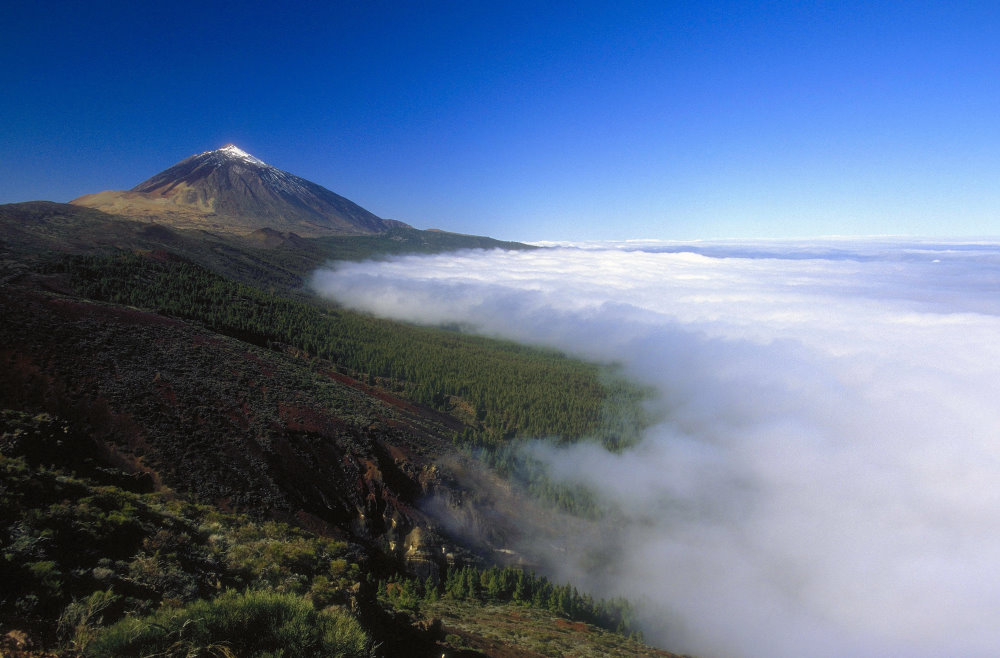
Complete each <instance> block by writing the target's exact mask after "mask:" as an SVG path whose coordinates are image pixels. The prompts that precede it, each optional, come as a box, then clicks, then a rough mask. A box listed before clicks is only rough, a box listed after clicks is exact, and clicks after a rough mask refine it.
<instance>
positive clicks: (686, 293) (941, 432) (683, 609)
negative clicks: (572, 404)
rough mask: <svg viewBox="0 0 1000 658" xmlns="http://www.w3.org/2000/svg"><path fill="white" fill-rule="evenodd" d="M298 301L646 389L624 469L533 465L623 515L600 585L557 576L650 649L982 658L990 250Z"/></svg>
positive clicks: (993, 647) (489, 267) (514, 276)
mask: <svg viewBox="0 0 1000 658" xmlns="http://www.w3.org/2000/svg"><path fill="white" fill-rule="evenodd" d="M314 283H315V285H316V287H317V288H318V289H319V290H321V291H322V292H324V293H325V294H327V295H330V296H332V297H334V298H335V299H337V300H338V301H340V302H342V303H344V304H346V305H348V306H351V307H354V308H358V309H363V310H367V311H370V312H373V313H376V314H379V315H383V316H386V317H392V318H399V319H404V320H410V321H417V322H426V323H440V322H462V323H466V324H468V325H471V326H473V327H475V328H476V329H477V330H478V331H481V332H483V333H487V334H493V335H500V336H505V337H509V338H513V339H517V340H522V341H526V342H530V343H535V344H544V345H550V346H555V347H558V348H560V349H563V350H566V351H568V352H570V353H572V354H574V355H577V356H580V357H583V358H588V359H596V360H601V361H615V362H620V363H622V364H623V365H624V366H625V369H626V372H627V374H628V375H629V376H631V377H633V378H635V379H637V380H639V381H641V382H643V383H647V384H650V385H652V386H654V387H655V390H656V391H657V395H658V397H657V399H656V400H655V401H654V404H655V405H656V406H657V411H659V412H660V413H661V414H662V415H661V417H662V418H663V419H664V420H663V421H662V422H660V423H659V424H657V425H656V426H655V427H652V428H650V430H649V431H648V432H647V433H646V436H645V437H644V439H643V441H642V443H640V444H639V445H638V446H636V447H635V448H633V449H631V450H629V451H627V452H625V453H624V454H621V455H611V454H608V453H606V452H604V451H603V450H601V449H599V448H597V447H595V446H593V445H579V446H575V447H570V448H567V449H559V450H556V449H551V448H541V447H539V448H538V450H539V454H542V455H545V456H547V458H548V459H549V460H550V461H551V463H552V465H553V468H554V469H555V470H556V473H557V475H558V476H559V477H562V478H565V479H567V480H578V481H582V482H585V483H587V484H588V485H589V486H591V487H592V488H593V489H594V490H595V491H597V492H599V493H600V494H601V495H603V496H605V497H606V498H607V499H609V500H613V501H615V502H617V503H618V504H619V505H620V506H621V507H622V509H623V510H625V519H624V524H623V525H621V526H616V527H615V528H614V529H609V530H608V532H609V533H611V532H613V533H615V537H617V538H618V539H619V540H620V541H618V544H617V546H618V548H617V550H618V554H617V555H616V560H615V562H614V564H613V571H609V573H608V574H601V573H597V572H594V571H593V570H589V571H586V572H581V573H575V574H573V573H571V572H567V573H566V574H564V575H567V576H569V575H572V576H573V577H575V578H579V579H584V580H586V581H587V584H589V585H590V586H591V587H595V588H598V589H600V593H602V594H605V595H608V594H619V593H620V594H625V595H627V596H629V597H630V598H633V599H635V600H640V599H642V600H645V601H646V602H647V603H646V606H647V608H646V610H647V612H648V615H649V619H650V623H649V624H648V625H647V629H646V630H647V632H648V635H649V636H650V637H651V639H653V640H655V641H657V642H658V643H661V644H663V645H664V646H665V647H667V648H670V649H672V650H675V651H686V652H691V653H695V654H698V655H702V656H715V655H718V656H762V655H772V656H804V655H809V656H845V655H848V656H869V655H870V656H888V655H893V656H904V655H905V656H932V655H933V656H938V655H953V656H958V655H962V656H989V655H997V654H998V653H1000V624H998V623H997V618H998V617H1000V403H998V400H1000V245H997V244H989V243H975V244H973V243H964V244H958V243H955V244H935V243H928V242H923V243H918V242H910V243H903V244H894V243H892V242H889V241H885V240H883V241H864V242H850V241H845V240H837V241H813V242H803V241H800V242H782V243H777V242H758V243H752V244H746V243H743V244H739V243H721V242H720V243H696V244H689V245H679V244H672V243H648V244H640V243H627V244H619V245H588V248H586V249H579V248H559V249H547V250H539V251H531V252H501V251H494V252H482V251H478V252H465V253H459V254H448V255H441V256H424V257H417V256H413V257H404V258H398V259H395V260H391V261H388V262H379V263H357V264H344V265H340V266H338V268H337V269H336V270H325V271H320V272H318V273H317V274H316V277H315V281H314ZM584 548H585V547H580V550H581V552H582V550H583V549H584ZM576 557H577V558H581V559H582V555H577V556H576ZM565 562H566V564H567V565H568V566H567V568H568V569H569V568H571V565H572V564H573V561H572V560H565ZM609 569H612V567H609ZM609 574H611V575H609ZM612 576H613V577H612Z"/></svg>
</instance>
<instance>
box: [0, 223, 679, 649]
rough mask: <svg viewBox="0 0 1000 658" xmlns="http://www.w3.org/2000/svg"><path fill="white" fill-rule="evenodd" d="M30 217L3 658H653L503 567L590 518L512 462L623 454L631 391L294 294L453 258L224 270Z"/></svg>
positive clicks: (418, 243) (263, 249)
mask: <svg viewBox="0 0 1000 658" xmlns="http://www.w3.org/2000/svg"><path fill="white" fill-rule="evenodd" d="M26 205H28V206H29V208H28V210H30V212H29V213H28V214H27V215H26V216H23V217H22V219H23V223H21V224H16V223H12V222H14V220H16V219H17V217H18V215H17V213H16V212H14V213H13V214H11V209H10V208H9V207H7V208H5V209H2V212H0V223H4V222H6V223H7V224H8V225H9V226H11V231H10V232H8V233H7V236H6V238H5V240H4V242H3V243H2V244H0V275H2V276H0V316H2V318H3V320H2V322H0V368H2V369H3V371H4V373H5V375H4V377H3V379H2V380H0V502H2V505H0V544H2V546H3V552H2V554H0V581H2V582H3V583H4V584H5V587H3V588H2V591H0V630H2V631H3V632H2V633H0V636H3V634H4V633H8V632H9V633H10V634H9V635H7V636H4V637H3V638H0V651H3V652H4V655H7V654H10V655H13V656H39V657H40V656H53V655H60V656H65V657H70V656H79V655H87V656H135V655H142V656H153V655H156V656H182V655H183V656H230V655H233V656H265V655H267V656H278V655H284V656H292V655H296V656H298V655H303V656H307V655H316V656H320V655H345V656H351V655H358V656H361V655H363V656H396V655H418V656H419V655H427V656H430V655H434V656H440V655H442V654H448V655H456V656H457V655H469V656H472V655H495V656H508V655H564V654H567V653H575V654H578V655H667V654H665V653H664V652H660V651H657V650H654V649H650V648H649V647H645V646H643V645H642V644H640V643H638V642H637V641H636V637H637V628H636V627H635V626H634V622H633V609H632V607H631V605H630V604H629V603H628V602H625V601H613V602H601V601H595V600H593V599H592V598H591V597H590V596H588V595H587V594H586V593H583V592H579V591H577V590H576V589H575V588H574V587H573V585H572V584H568V583H555V582H551V581H550V580H548V579H547V578H545V577H544V576H543V575H541V574H536V573H534V572H533V571H532V568H533V567H535V566H538V565H535V564H534V562H533V560H532V556H531V555H530V554H520V553H518V552H517V551H514V550H511V549H510V546H511V545H512V543H516V542H517V541H518V540H519V538H520V536H521V535H522V534H523V533H525V532H528V531H529V530H528V528H529V527H530V525H531V524H532V523H536V524H538V526H539V527H542V526H547V528H546V531H547V532H549V533H551V536H552V538H553V539H552V540H554V541H558V540H559V539H558V537H559V533H560V530H559V528H560V527H561V526H559V525H558V524H556V523H555V519H556V518H557V512H556V511H555V509H554V508H553V503H555V504H557V506H558V508H559V509H562V510H568V511H570V512H575V513H577V514H581V515H583V516H587V515H593V514H600V513H602V510H600V509H598V508H596V507H595V506H594V505H593V504H592V502H591V501H590V500H589V499H588V494H587V492H586V491H585V490H571V489H567V488H565V487H560V486H555V485H554V484H553V483H551V482H549V481H548V479H547V477H546V475H545V471H544V469H543V468H541V466H540V465H539V464H536V463H533V462H531V461H530V460H525V459H524V458H523V457H522V456H521V454H520V452H519V450H518V445H519V443H520V442H521V441H524V440H529V439H531V438H535V437H540V438H546V439H549V440H557V441H574V440H581V439H587V440H590V439H593V440H600V441H603V442H604V443H605V444H606V445H608V446H609V447H612V448H615V447H618V446H621V445H624V444H627V443H628V442H630V441H633V440H634V438H635V437H636V436H637V434H638V432H639V430H640V429H641V427H642V425H643V423H644V422H646V421H645V419H644V417H643V414H642V412H641V401H642V397H643V392H642V391H641V390H639V389H637V388H636V387H635V386H633V385H631V384H629V383H628V382H626V381H624V380H623V379H622V378H621V377H620V376H618V375H617V374H616V373H615V371H614V370H613V368H611V367H610V366H609V365H607V364H588V363H581V362H579V361H575V360H572V359H569V358H567V357H566V356H565V355H562V354H559V353H556V352H552V351H547V350H539V349H533V348H528V347H524V346H521V345H517V344H514V343H510V342H503V341H495V340H489V339H484V338H481V337H476V336H471V335H466V334H463V333H461V332H460V331H457V330H454V329H448V328H432V327H417V326H411V325H405V324H399V323H394V322H389V321H385V320H380V319H378V318H374V317H370V316H366V315H363V314H359V313H354V312H349V311H346V310H344V309H341V308H337V307H336V306H334V305H332V304H330V303H328V302H324V301H322V300H319V299H317V298H315V297H313V296H311V295H310V294H309V293H308V291H307V290H305V289H304V288H303V286H302V283H303V281H304V280H305V277H306V276H307V273H308V268H309V267H311V266H314V265H315V264H318V263H320V262H325V258H327V257H328V256H329V255H330V254H333V253H334V252H338V250H339V253H340V255H341V256H346V257H359V256H361V255H373V254H377V253H395V252H396V251H406V250H408V249H409V250H422V249H431V250H433V249H439V248H443V245H447V244H451V243H454V244H459V245H461V244H464V245H465V246H468V244H467V242H468V240H469V239H473V238H467V237H462V236H458V237H456V236H451V235H450V234H427V233H426V232H419V231H413V230H412V229H404V228H394V229H393V231H392V232H391V233H392V236H395V237H396V238H398V239H393V237H392V236H372V237H366V238H358V240H364V241H365V242H354V243H352V242H350V239H348V238H328V239H324V240H326V242H327V244H323V245H319V244H318V243H317V241H304V240H301V239H299V238H295V237H294V236H292V237H289V236H280V235H278V236H275V235H262V236H258V237H259V238H260V243H259V244H257V246H254V247H241V246H239V245H238V244H237V243H235V242H233V241H232V240H231V239H230V238H226V239H224V240H223V239H217V238H216V237H212V236H199V235H195V234H192V233H185V232H183V231H176V230H173V229H167V228H165V227H157V226H153V227H150V226H148V225H147V226H143V227H138V228H137V227H135V226H132V225H131V224H129V223H128V222H127V221H122V220H118V219H115V218H102V217H100V214H97V215H94V214H93V212H92V211H86V212H84V213H82V214H76V213H74V212H72V211H65V210H64V209H62V208H61V207H59V204H50V205H44V204H43V205H37V204H36V205H31V204H26ZM67 235H68V236H71V237H65V236H67ZM60 236H63V238H65V239H63V238H61V237H60ZM253 239H256V238H253ZM481 240H485V239H481ZM487 244H489V243H487ZM320 254H327V256H321V255H320ZM611 419H613V420H614V422H609V421H610V420H611ZM503 478H509V480H508V481H507V482H506V483H504V479H503ZM531 492H533V494H534V495H532V493H531ZM429 501H433V504H429ZM510 509H517V510H519V511H520V513H521V514H523V515H524V516H522V517H517V516H512V515H511V514H510V512H509V511H507V510H510ZM581 523H585V520H581ZM567 527H569V526H567ZM514 626H516V627H517V628H518V632H517V634H516V638H517V639H516V640H513V639H511V638H512V637H514V636H512V635H511V632H510V629H511V628H513V627H514Z"/></svg>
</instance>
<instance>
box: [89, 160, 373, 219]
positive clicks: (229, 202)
mask: <svg viewBox="0 0 1000 658" xmlns="http://www.w3.org/2000/svg"><path fill="white" fill-rule="evenodd" d="M70 203H73V204H75V205H79V206H87V207H90V208H97V209H99V210H103V211H105V212H108V213H112V214H116V215H124V216H127V217H133V218H136V219H143V220H146V221H152V222H163V223H167V224H170V225H172V226H176V227H179V228H199V229H207V230H213V231H224V232H230V233H252V232H254V231H257V230H260V229H265V228H268V229H273V230H277V231H282V232H292V233H296V234H298V235H300V236H305V237H320V236H326V235H371V234H377V233H384V232H385V231H387V230H388V228H389V224H388V223H387V222H386V221H385V220H382V219H381V218H379V217H377V216H376V215H374V214H373V213H371V212H369V211H367V210H365V209H364V208H362V207H361V206H359V205H357V204H356V203H354V202H353V201H350V200H348V199H345V198H344V197H342V196H340V195H339V194H335V193H334V192H331V191H330V190H328V189H326V188H325V187H323V186H321V185H317V184H316V183H313V182H311V181H308V180H306V179H304V178H300V177H298V176H295V175H294V174H290V173H288V172H287V171H282V170H281V169H278V168H276V167H272V166H271V165H269V164H267V163H265V162H263V161H261V160H259V159H257V158H255V157H254V156H252V155H250V154H249V153H246V152H245V151H243V150H241V149H239V148H238V147H236V146H235V145H233V144H227V145H226V146H223V147H222V148H220V149H217V150H215V151H206V152H204V153H200V154H198V155H192V156H191V157H189V158H186V159H184V160H182V161H180V162H178V163H177V164H175V165H174V166H172V167H170V168H169V169H166V170H164V171H162V172H160V173H158V174H156V175H155V176H153V177H152V178H150V179H148V180H146V181H143V182H142V183H139V184H138V185H136V186H135V187H133V188H132V189H131V190H128V191H107V192H99V193H97V194H88V195H85V196H82V197H80V198H78V199H74V200H73V201H71V202H70Z"/></svg>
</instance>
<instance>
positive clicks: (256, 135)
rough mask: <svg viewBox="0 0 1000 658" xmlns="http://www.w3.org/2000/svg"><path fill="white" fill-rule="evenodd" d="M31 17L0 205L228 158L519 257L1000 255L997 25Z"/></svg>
mask: <svg viewBox="0 0 1000 658" xmlns="http://www.w3.org/2000/svg"><path fill="white" fill-rule="evenodd" d="M8 4H9V6H7V7H6V9H5V11H4V15H3V17H2V22H3V28H2V38H0V90H2V92H3V96H4V99H3V101H0V203H5V202H12V201H25V200H32V199H49V200H54V201H69V200H70V199H72V198H75V197H76V196H79V195H82V194H85V193H89V192H96V191H100V190H104V189H127V188H129V187H132V186H133V185H135V184H136V183H138V182H140V181H141V180H143V179H145V178H147V177H149V176H151V175H153V174H155V173H157V172H159V171H161V170H163V169H165V168H167V167H168V166H170V165H172V164H174V163H175V162H177V161H179V160H181V159H183V158H185V157H187V156H188V155H191V154H194V153H198V152H201V151H205V150H210V149H214V148H218V147H220V146H222V145H223V144H225V143H226V142H230V141H231V142H234V143H236V144H237V145H238V146H240V147H241V148H243V149H244V150H246V151H248V152H250V153H252V154H254V155H256V156H257V157H259V158H261V159H262V160H264V161H265V162H268V163H270V164H273V165H275V166H277V167H279V168H281V169H285V170H287V171H291V172H292V173H295V174H298V175H300V176H303V177H305V178H308V179H310V180H313V181H315V182H317V183H320V184H321V185H324V186H326V187H328V188H330V189H332V190H333V191H335V192H337V193H339V194H342V195H344V196H346V197H348V198H350V199H352V200H354V201H356V202H358V203H360V204H361V205H362V206H364V207H366V208H368V209H369V210H371V211H373V212H375V213H376V214H378V215H380V216H382V217H389V218H395V219H401V220H404V221H407V222H409V223H411V224H413V225H415V226H417V227H420V228H428V227H437V228H443V229H447V230H452V231H459V232H466V233H478V234H488V235H493V236H496V237H501V238H510V239H522V240H535V239H624V238H665V239H669V238H679V239H692V238H712V237H769V236H775V237H778V236H781V237H791V236H814V235H829V234H841V235H844V234H850V235H861V234H909V235H992V236H996V235H1000V3H997V2H981V3H962V2H941V3H922V2H898V3H889V2H876V3H871V2H857V3H854V2H814V3H810V2H786V3H783V2H776V3H754V2H715V3H709V2H668V1H665V0H664V1H661V2H649V3H630V2H607V3H587V2H567V3H545V2H531V3H513V2H496V3H485V2H469V1H465V2H454V3H424V2H398V3H389V2H379V1H377V0H375V1H372V0H369V1H358V2H349V3H348V2H341V3H336V2H332V3H328V2H316V3H305V2H284V3H274V4H271V5H267V6H257V5H255V4H253V3H247V2H197V3H193V2H192V3H188V2H169V3H159V4H158V5H157V6H155V7H154V8H148V7H147V6H146V4H147V3H141V2H140V3H137V2H134V1H130V2H99V1H98V2H90V3H82V2H62V3H59V2H45V1H40V2H31V3H29V2H19V3H8ZM758 4H760V5H764V4H766V5H767V6H766V8H761V7H759V6H758Z"/></svg>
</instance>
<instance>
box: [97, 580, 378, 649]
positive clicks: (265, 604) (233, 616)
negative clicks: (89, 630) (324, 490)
mask: <svg viewBox="0 0 1000 658" xmlns="http://www.w3.org/2000/svg"><path fill="white" fill-rule="evenodd" d="M369 646H370V641H369V638H368V636H367V635H366V634H365V632H364V630H363V629H362V628H361V626H360V625H359V624H358V622H357V621H356V620H355V619H354V618H353V617H351V616H350V615H348V614H346V613H344V612H341V611H339V610H337V609H335V608H327V609H325V610H316V609H315V608H314V607H313V605H312V604H311V603H310V602H309V601H308V600H306V599H305V598H303V597H301V596H297V595H294V594H280V593H277V592H266V591H248V592H232V591H230V592H226V593H224V594H221V595H219V596H218V597H216V598H215V599H212V600H210V601H205V600H199V601H195V602H193V603H190V604H188V605H186V606H184V607H181V608H166V607H164V608H161V609H160V610H159V611H157V612H156V613H154V614H152V615H150V616H147V617H141V618H135V617H133V618H127V619H124V620H122V621H120V622H118V623H117V624H115V625H113V626H110V627H108V628H107V629H106V630H104V631H103V632H101V633H100V634H99V635H98V636H97V638H96V639H95V640H94V641H93V642H92V643H91V644H90V645H89V646H88V648H87V651H86V655H87V656H95V657H97V656H101V657H104V656H150V655H155V656H164V657H174V656H241V657H244V656H246V657H248V658H278V657H288V658H291V657H292V656H303V657H309V656H317V657H318V656H324V657H325V656H344V657H345V658H346V657H354V656H358V657H360V656H368V655H370V651H369Z"/></svg>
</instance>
